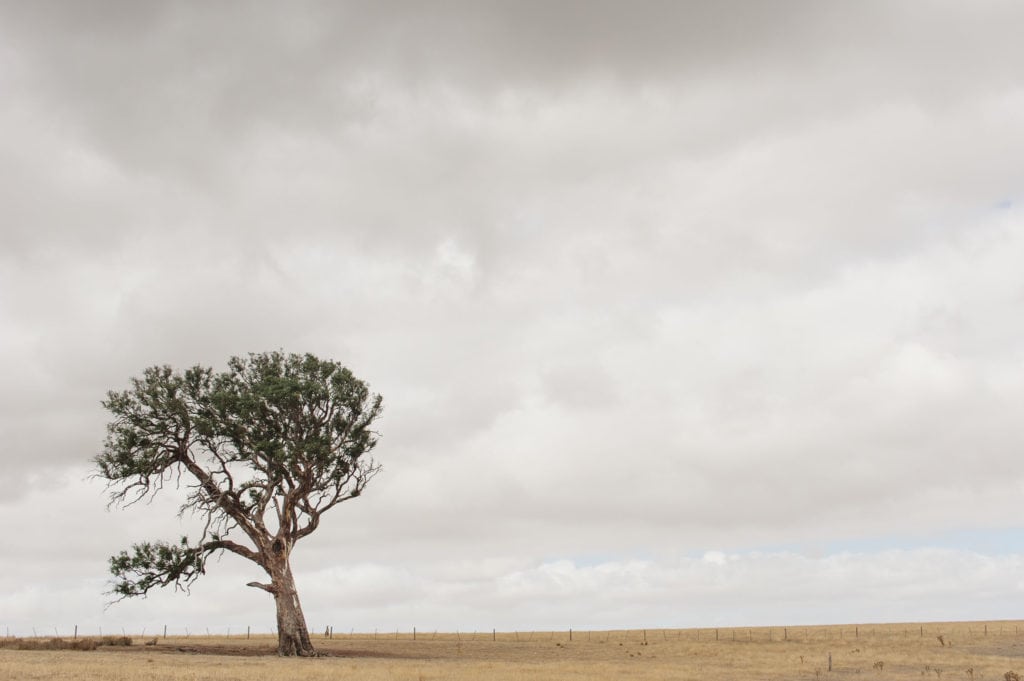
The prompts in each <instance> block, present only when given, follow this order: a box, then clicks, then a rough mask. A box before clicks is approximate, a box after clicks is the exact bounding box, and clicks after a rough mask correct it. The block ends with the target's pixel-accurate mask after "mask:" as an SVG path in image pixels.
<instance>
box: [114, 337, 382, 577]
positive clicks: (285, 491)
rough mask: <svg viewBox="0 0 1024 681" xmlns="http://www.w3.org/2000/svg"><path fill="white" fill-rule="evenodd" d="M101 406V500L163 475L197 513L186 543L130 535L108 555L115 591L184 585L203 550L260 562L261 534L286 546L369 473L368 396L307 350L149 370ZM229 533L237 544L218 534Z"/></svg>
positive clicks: (126, 496)
mask: <svg viewBox="0 0 1024 681" xmlns="http://www.w3.org/2000/svg"><path fill="white" fill-rule="evenodd" d="M103 406H104V407H105V408H106V409H107V410H108V411H109V412H110V413H111V415H112V416H113V419H112V421H111V422H110V423H109V424H108V427H107V438H106V441H105V443H104V448H103V452H102V453H101V454H99V455H98V456H97V457H96V458H95V459H94V463H95V465H96V469H95V471H96V475H97V476H98V477H101V478H103V479H105V480H106V481H107V482H108V487H109V490H110V501H111V503H112V504H122V505H131V504H134V503H136V502H138V501H146V500H149V499H151V498H152V496H153V495H155V494H156V493H158V492H159V491H160V490H161V489H163V486H164V485H165V484H167V483H168V482H170V483H172V484H174V485H175V486H177V485H179V484H180V485H183V486H184V487H185V488H186V489H187V490H188V495H187V498H186V501H185V503H184V504H183V505H182V507H181V512H182V513H186V512H190V513H198V514H200V515H201V516H202V517H204V518H205V521H206V530H205V531H204V535H203V537H201V538H200V539H199V541H198V542H196V543H195V544H189V543H188V540H187V539H185V540H183V541H182V542H181V543H180V544H177V545H175V544H167V543H156V544H151V543H145V544H138V545H136V546H135V547H134V548H133V551H132V552H131V553H129V552H122V553H121V554H120V555H118V556H115V557H113V558H111V565H110V567H111V571H112V573H113V574H114V576H115V578H116V579H117V580H118V581H117V582H116V583H115V587H114V591H115V593H116V594H118V595H120V596H122V597H128V596H138V595H142V594H145V593H146V592H147V591H148V590H149V589H150V588H152V587H154V586H167V585H170V584H175V585H178V586H181V585H188V584H190V583H191V582H192V581H193V580H195V579H196V578H197V577H198V576H199V575H201V574H202V573H203V565H204V563H205V560H206V557H207V556H208V555H209V554H210V553H212V552H213V551H218V550H229V551H232V552H234V553H237V554H238V555H241V556H243V557H245V558H248V559H249V560H252V561H254V562H256V563H258V564H260V565H263V566H264V567H266V560H265V559H266V551H267V546H269V544H270V542H271V540H277V541H278V542H279V545H284V546H287V547H288V548H289V549H290V547H291V546H292V545H293V544H294V542H295V541H297V540H298V539H300V538H302V537H304V536H306V535H308V534H310V533H311V532H313V531H314V530H315V529H316V528H317V526H318V524H319V522H320V516H321V515H322V514H323V513H324V512H325V511H327V510H328V509H330V508H332V507H333V506H335V505H336V504H338V503H340V502H342V501H345V500H347V499H351V498H353V497H356V496H359V495H360V494H361V493H362V490H363V488H364V487H365V486H366V484H367V483H368V482H369V480H370V479H371V478H372V477H373V476H374V475H375V474H376V473H377V472H378V471H379V466H378V465H377V464H376V463H375V462H374V461H373V460H372V459H370V458H369V457H368V456H367V454H368V453H369V452H370V451H371V450H373V448H374V447H375V446H376V444H377V433H376V432H375V431H374V430H372V425H373V423H374V421H375V420H376V419H377V418H378V417H379V416H380V414H381V409H382V407H381V398H380V396H379V395H373V394H371V392H370V390H369V387H368V386H367V385H366V384H365V383H364V382H363V381H360V380H359V379H357V378H355V376H353V375H352V373H351V372H350V371H349V370H348V369H346V368H345V367H344V366H342V365H340V364H339V363H337V362H333V361H328V360H321V359H319V358H317V357H315V356H313V355H310V354H305V355H296V354H284V353H281V352H269V353H261V354H250V355H249V356H248V357H244V358H241V357H233V358H232V359H231V360H230V361H229V362H228V370H227V371H224V372H219V373H217V372H214V371H213V370H212V369H209V368H204V367H198V366H197V367H193V368H191V369H188V370H186V371H185V372H183V373H182V372H177V371H175V370H173V369H171V367H168V366H161V367H151V368H149V369H146V370H145V371H144V372H143V375H142V377H141V378H135V379H132V381H131V386H130V388H129V389H128V390H124V391H120V392H117V391H112V392H110V393H108V395H107V399H106V400H105V401H104V402H103ZM235 530H240V531H241V533H242V534H244V535H245V536H244V537H243V542H244V543H237V542H235V541H233V540H230V539H228V536H229V535H230V534H231V533H232V532H233V531H235Z"/></svg>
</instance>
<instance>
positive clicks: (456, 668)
mask: <svg viewBox="0 0 1024 681" xmlns="http://www.w3.org/2000/svg"><path fill="white" fill-rule="evenodd" d="M939 637H942V638H941V640H940V639H939ZM645 639H646V640H645ZM315 643H316V645H317V647H318V648H319V650H320V651H321V652H323V653H326V655H325V656H324V657H321V658H317V659H280V658H277V657H275V656H274V655H273V651H274V649H275V639H274V638H272V637H268V636H262V637H253V638H252V639H251V640H247V639H246V638H245V637H244V636H243V637H230V638H228V637H223V636H221V637H206V636H192V637H189V638H167V639H162V638H161V639H159V640H158V642H157V644H156V645H153V646H146V645H143V644H142V641H141V640H139V639H136V640H135V644H134V645H132V646H131V647H109V646H102V647H99V648H98V649H96V650H92V651H88V650H17V649H14V648H13V647H3V648H0V679H3V680H6V679H43V680H48V679H82V680H84V681H92V680H95V681H122V680H123V681H128V680H135V679H155V680H166V681H185V680H186V679H187V680H189V681H199V680H205V679H211V680H212V679H218V680H223V679H230V680H236V679H237V680H238V681H242V680H244V681H264V680H265V681H277V680H279V679H302V680H309V681H320V680H324V681H326V680H327V679H331V680H336V679H352V680H353V681H355V680H359V681H377V680H380V681H384V680H388V681H405V680H409V681H447V680H450V681H469V680H471V679H473V680H475V679H481V680H484V679H486V680H490V679H493V680H495V681H513V680H514V681H525V680H526V679H530V680H531V681H549V680H550V681H555V680H556V679H557V680H568V681H572V680H574V679H580V680H583V679H589V680H592V679H639V680H648V679H649V680H651V681H655V680H657V681H662V680H664V681H668V680H669V679H671V680H674V681H676V680H679V681H682V680H688V679H693V680H695V681H696V680H707V681H726V680H729V681H733V680H736V679H764V680H767V679H778V680H798V679H807V680H814V681H840V680H846V679H858V680H861V679H863V680H865V681H866V680H867V679H883V680H892V681H896V680H899V679H914V680H915V681H954V680H956V681H1016V679H1015V678H1014V677H1013V676H1009V677H1008V676H1007V673H1008V672H1013V673H1020V674H1021V675H1024V622H987V623H986V622H972V623H927V624H923V625H922V624H892V625H878V624H875V625H845V626H830V627H789V628H782V627H774V628H771V629H768V628H755V629H721V630H718V631H717V640H716V630H715V629H700V630H696V629H684V630H648V631H646V632H644V631H600V632H587V631H576V632H573V634H572V640H571V641H570V640H569V633H568V632H566V631H561V632H529V633H515V632H511V633H508V632H506V633H501V632H499V633H498V634H496V635H492V633H491V632H486V633H476V634H466V633H461V634H434V633H431V632H428V633H423V632H420V633H419V634H418V635H417V638H416V640H413V639H412V635H411V634H408V633H403V634H400V635H398V636H396V635H395V634H394V633H392V634H390V635H372V634H371V635H365V634H363V635H360V634H356V635H351V636H350V635H342V636H338V635H335V636H334V637H333V638H332V639H330V640H328V639H326V638H324V637H323V636H317V637H316V641H315ZM2 645H6V646H15V645H16V643H15V642H13V641H6V642H4V641H3V640H0V646H2ZM830 655H831V663H832V669H831V671H829V656H830Z"/></svg>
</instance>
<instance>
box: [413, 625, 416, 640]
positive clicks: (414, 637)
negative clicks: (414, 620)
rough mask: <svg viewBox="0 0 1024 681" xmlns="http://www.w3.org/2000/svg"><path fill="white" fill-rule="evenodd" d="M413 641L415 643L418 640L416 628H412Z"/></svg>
mask: <svg viewBox="0 0 1024 681" xmlns="http://www.w3.org/2000/svg"><path fill="white" fill-rule="evenodd" d="M412 640H413V641H415V640H416V627H413V628H412Z"/></svg>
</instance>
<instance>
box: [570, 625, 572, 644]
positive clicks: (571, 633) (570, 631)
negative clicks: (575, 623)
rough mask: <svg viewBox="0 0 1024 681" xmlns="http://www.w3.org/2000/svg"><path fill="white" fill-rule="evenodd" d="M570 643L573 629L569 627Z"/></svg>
mask: <svg viewBox="0 0 1024 681" xmlns="http://www.w3.org/2000/svg"><path fill="white" fill-rule="evenodd" d="M569 641H570V642H571V641H572V627H569Z"/></svg>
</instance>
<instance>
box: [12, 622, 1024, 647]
mask: <svg viewBox="0 0 1024 681" xmlns="http://www.w3.org/2000/svg"><path fill="white" fill-rule="evenodd" d="M1022 632H1024V621H990V622H931V623H925V624H917V623H915V624H910V623H906V624H846V625H826V626H792V627H718V628H706V627H703V628H687V629H583V630H578V629H573V628H566V629H562V630H547V631H523V630H503V631H499V630H498V629H497V628H490V629H475V630H460V629H456V630H455V631H443V630H441V629H438V628H434V629H428V630H424V629H420V628H417V627H412V628H411V629H406V630H402V629H401V628H400V627H399V628H394V629H387V630H384V629H375V630H374V631H372V632H367V631H360V632H357V631H355V630H354V629H349V630H348V631H347V632H345V631H340V632H339V631H337V630H335V627H334V626H333V625H330V624H328V625H321V626H320V627H312V628H311V629H310V634H311V636H312V637H313V638H314V639H331V640H334V639H337V640H357V641H371V640H376V641H383V640H393V641H394V640H397V641H418V642H419V641H423V642H426V641H446V640H447V641H451V640H457V641H460V642H461V641H467V642H468V641H491V642H506V643H530V642H534V641H564V642H576V643H579V642H598V643H608V642H627V641H629V642H641V643H645V642H649V641H657V640H663V641H670V640H679V641H682V640H686V641H693V642H704V643H743V642H748V643H749V642H780V643H785V642H790V641H792V642H815V641H829V640H837V641H846V640H850V641H853V640H858V639H893V638H903V639H909V638H912V637H914V638H926V637H928V638H933V639H938V641H939V643H940V644H942V645H946V641H949V640H954V639H955V640H958V641H960V640H966V639H975V638H979V637H987V636H1000V637H1002V636H1015V637H1016V636H1020V635H1021V633H1022ZM4 635H5V637H7V638H13V637H18V638H28V637H29V636H31V637H33V638H70V639H77V638H79V637H89V636H104V635H106V636H109V635H121V636H132V637H138V638H141V639H146V638H150V639H152V638H203V637H205V638H214V637H216V638H230V639H235V640H243V639H252V638H254V637H260V636H275V635H276V628H275V627H274V626H273V625H269V626H262V627H256V626H252V625H221V626H217V627H213V628H211V627H191V626H185V625H175V626H168V625H157V626H153V627H143V628H142V629H141V630H140V629H127V628H125V627H119V628H116V629H109V628H108V629H107V630H104V629H103V628H102V627H95V628H94V629H93V628H87V627H81V628H80V627H79V626H78V625H65V626H63V627H62V626H54V625H51V626H45V627H43V626H32V627H13V628H12V627H10V626H5V627H4Z"/></svg>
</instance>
